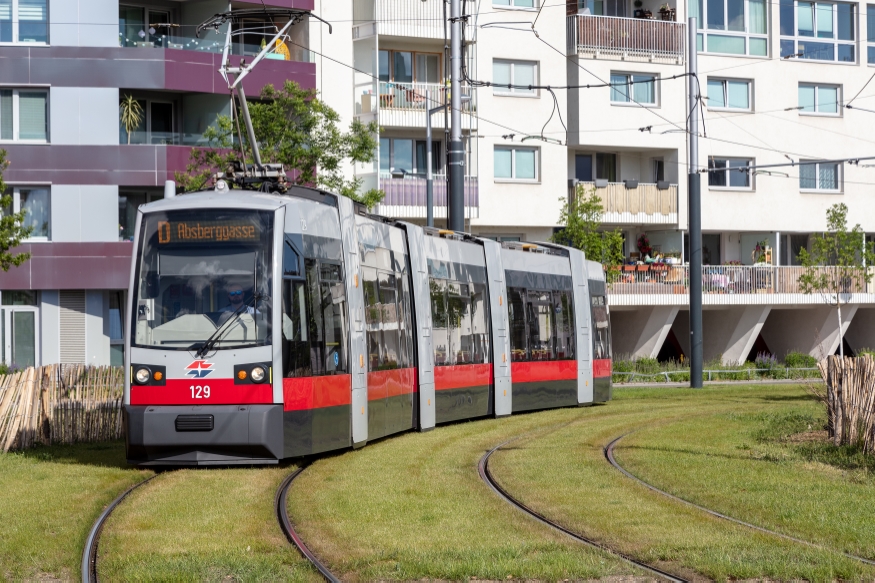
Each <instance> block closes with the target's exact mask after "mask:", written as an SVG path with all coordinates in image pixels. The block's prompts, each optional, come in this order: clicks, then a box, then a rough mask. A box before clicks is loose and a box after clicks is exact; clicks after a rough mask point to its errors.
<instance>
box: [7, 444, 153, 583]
mask: <svg viewBox="0 0 875 583" xmlns="http://www.w3.org/2000/svg"><path fill="white" fill-rule="evenodd" d="M150 475H152V473H151V472H148V471H140V470H135V469H132V468H130V467H129V466H128V465H127V464H126V463H125V458H124V445H123V444H121V443H119V442H115V443H101V444H87V445H74V446H54V447H40V448H37V449H34V450H30V451H28V452H25V453H10V454H2V455H0V579H8V580H16V581H17V580H33V579H60V580H75V579H77V578H78V571H79V567H80V561H81V555H82V548H83V547H84V545H85V537H86V536H87V535H88V530H89V529H90V528H91V525H92V523H93V522H94V520H96V519H97V516H98V515H99V514H100V512H101V511H102V510H103V507H104V506H106V505H107V504H109V503H110V502H112V500H113V499H114V498H115V497H116V496H118V495H119V494H120V493H121V492H123V491H124V490H125V489H127V488H128V487H129V486H131V485H133V484H135V483H136V482H138V481H140V480H143V479H145V478H146V477H148V476H150Z"/></svg>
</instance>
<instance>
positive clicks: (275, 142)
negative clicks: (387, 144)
mask: <svg viewBox="0 0 875 583" xmlns="http://www.w3.org/2000/svg"><path fill="white" fill-rule="evenodd" d="M248 105H249V112H250V115H251V117H252V126H253V129H254V131H255V135H256V138H257V140H258V145H259V151H260V153H261V159H262V161H263V162H265V163H278V164H283V165H284V166H285V167H286V170H288V171H289V180H290V181H291V182H292V183H294V184H304V185H314V186H318V187H321V188H325V189H326V190H330V191H332V192H336V193H338V194H342V195H345V196H348V197H349V198H352V199H353V200H357V201H359V202H361V203H363V204H365V205H366V206H367V207H368V208H372V207H373V206H374V205H376V204H377V203H378V202H380V201H381V200H382V199H383V192H382V191H380V190H377V189H371V190H368V191H367V192H364V193H362V192H360V191H361V188H362V183H363V180H362V179H361V178H349V177H347V176H345V174H344V161H346V160H348V161H350V162H352V163H354V164H367V163H371V162H373V161H374V159H375V157H376V153H377V147H378V146H379V142H378V141H377V138H376V137H375V136H376V135H377V134H378V132H379V128H378V126H377V124H376V123H374V122H371V123H370V124H367V125H366V124H363V123H361V122H360V121H358V120H353V121H352V123H351V124H350V126H349V130H348V131H346V132H344V131H342V130H341V129H340V128H339V127H338V124H339V122H340V116H339V115H338V113H337V112H336V111H334V110H333V109H331V107H329V106H328V105H326V104H325V103H324V102H323V101H321V100H320V99H319V98H318V97H317V92H316V91H315V90H306V89H301V88H300V87H299V86H298V84H297V83H294V82H293V81H286V82H285V84H284V85H283V87H282V88H281V89H276V88H274V87H273V85H267V86H265V87H264V89H263V90H262V92H261V100H260V101H253V102H250V103H249V104H248ZM233 130H234V128H233V123H232V121H231V120H230V119H229V118H227V117H224V116H220V117H219V120H218V124H217V126H216V128H215V131H214V132H212V133H211V134H210V135H209V136H208V139H209V140H210V145H211V147H210V148H208V149H206V150H201V151H200V152H195V151H192V157H191V160H190V163H189V165H188V167H187V168H186V172H187V174H188V178H185V177H183V176H177V180H178V181H179V182H181V183H183V184H184V187H185V189H186V190H190V188H189V187H190V186H191V187H200V188H203V187H204V186H206V185H209V184H210V174H211V173H212V172H214V171H215V170H216V169H222V170H224V169H225V168H226V167H227V165H228V163H230V162H233V161H234V160H238V159H239V157H240V154H239V152H235V151H230V150H228V148H230V146H231V144H232V141H233V139H232V137H231V136H232V135H233ZM205 136H206V134H205ZM245 151H246V157H247V159H248V160H249V161H250V162H251V159H252V154H251V148H249V147H248V146H247V147H246V149H245Z"/></svg>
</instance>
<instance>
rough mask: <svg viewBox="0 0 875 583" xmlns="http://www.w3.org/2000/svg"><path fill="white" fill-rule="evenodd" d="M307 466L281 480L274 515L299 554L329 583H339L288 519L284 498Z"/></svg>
mask: <svg viewBox="0 0 875 583" xmlns="http://www.w3.org/2000/svg"><path fill="white" fill-rule="evenodd" d="M306 467H307V466H301V467H300V468H298V469H296V470H295V471H294V472H292V473H291V474H289V475H288V476H287V477H286V479H284V480H283V481H282V483H281V484H280V486H279V488H277V491H276V497H275V498H274V508H275V509H276V517H277V520H278V521H279V523H280V528H281V529H282V531H283V534H285V535H286V538H287V539H288V540H289V542H290V543H292V544H293V545H295V546H296V547H298V550H299V551H301V554H302V555H304V557H306V558H307V560H308V561H310V562H311V563H312V564H313V566H314V567H316V568H317V569H318V570H319V572H320V573H322V576H323V577H325V579H327V580H328V581H330V582H331V583H340V579H338V578H337V576H335V575H334V573H332V572H331V571H330V570H329V569H328V567H326V566H325V565H324V564H322V562H321V561H320V560H319V559H318V558H316V555H314V554H313V551H311V550H310V549H309V548H307V545H306V544H304V541H303V540H302V539H301V536H300V535H299V534H298V533H297V531H295V527H294V526H293V525H292V521H291V520H290V519H289V512H288V505H287V503H286V499H287V498H288V494H289V488H291V486H292V482H294V481H295V478H297V477H298V476H300V475H301V472H303V471H304V468H306Z"/></svg>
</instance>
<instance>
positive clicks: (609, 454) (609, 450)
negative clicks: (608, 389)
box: [604, 432, 875, 565]
mask: <svg viewBox="0 0 875 583" xmlns="http://www.w3.org/2000/svg"><path fill="white" fill-rule="evenodd" d="M630 433H632V432H630ZM627 435H629V433H624V434H623V435H621V436H620V437H618V438H616V439H614V440H613V441H611V442H610V443H609V444H608V445H606V446H605V450H604V451H605V459H607V460H608V463H610V464H611V465H612V466H614V467H615V468H616V469H618V470H620V471H621V472H623V474H624V475H625V476H626V477H628V478H631V479H632V480H635V481H636V482H638V483H639V484H641V485H642V486H644V487H646V488H649V489H650V490H653V491H654V492H656V493H658V494H662V495H663V496H665V497H667V498H671V499H672V500H675V501H677V502H680V503H682V504H686V505H687V506H692V507H693V508H696V509H697V510H701V511H702V512H705V513H707V514H710V515H711V516H715V517H717V518H722V519H723V520H728V521H730V522H734V523H736V524H740V525H741V526H746V527H747V528H750V529H753V530H757V531H759V532H762V533H765V534H769V535H772V536H776V537H779V538H782V539H784V540H789V541H793V542H796V543H800V544H803V545H807V546H810V547H814V548H818V549H823V550H827V551H833V552H836V553H840V554H842V555H844V556H845V557H847V558H849V559H853V560H855V561H860V562H863V563H866V564H868V565H875V561H872V560H870V559H865V558H863V557H858V556H857V555H852V554H850V553H845V552H843V551H839V550H836V549H831V548H829V547H825V546H823V545H819V544H817V543H813V542H811V541H807V540H803V539H800V538H796V537H794V536H790V535H788V534H782V533H780V532H775V531H774V530H769V529H767V528H763V527H762V526H757V525H756V524H751V523H750V522H745V521H743V520H739V519H738V518H733V517H732V516H727V515H726V514H721V513H720V512H717V511H716V510H711V509H710V508H706V507H705V506H700V505H698V504H695V503H694V502H690V501H689V500H684V499H683V498H680V497H678V496H675V495H674V494H669V493H668V492H666V491H665V490H660V489H659V488H657V487H656V486H654V485H652V484H649V483H647V482H645V481H644V480H642V479H641V478H639V477H637V476H635V475H633V474H632V473H631V472H629V471H628V470H626V469H625V468H624V467H623V466H621V465H620V464H619V463H617V460H616V459H615V458H614V446H616V445H617V443H619V441H620V440H621V439H623V438H624V437H626V436H627Z"/></svg>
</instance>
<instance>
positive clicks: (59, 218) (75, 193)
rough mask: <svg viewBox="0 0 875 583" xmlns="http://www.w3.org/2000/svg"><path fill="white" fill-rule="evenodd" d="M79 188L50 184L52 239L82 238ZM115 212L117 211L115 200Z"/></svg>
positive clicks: (70, 239) (68, 240)
mask: <svg viewBox="0 0 875 583" xmlns="http://www.w3.org/2000/svg"><path fill="white" fill-rule="evenodd" d="M79 189H80V187H79V186H78V185H67V184H56V185H53V186H52V241H59V242H79V241H81V240H82V223H81V221H80V220H79V216H80V210H79V209H80V206H81V201H80V197H79ZM116 213H118V203H117V202H116ZM116 222H118V219H116Z"/></svg>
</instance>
